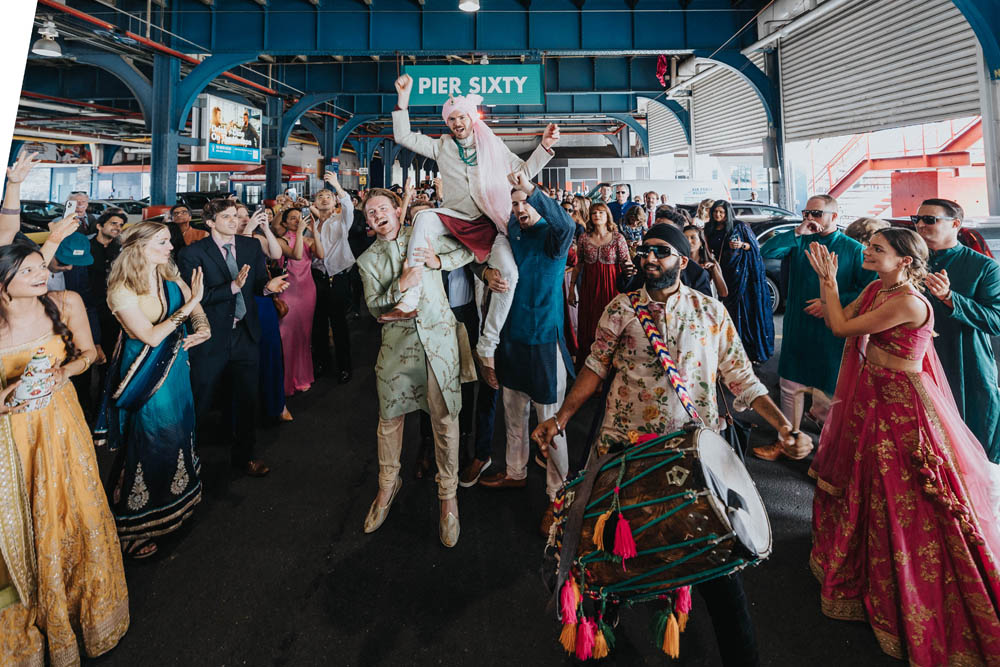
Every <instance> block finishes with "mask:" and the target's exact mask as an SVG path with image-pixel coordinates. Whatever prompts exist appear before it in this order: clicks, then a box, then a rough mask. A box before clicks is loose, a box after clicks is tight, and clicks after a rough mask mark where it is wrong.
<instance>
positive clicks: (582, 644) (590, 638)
mask: <svg viewBox="0 0 1000 667" xmlns="http://www.w3.org/2000/svg"><path fill="white" fill-rule="evenodd" d="M596 628H597V624H596V623H594V621H593V620H591V619H589V618H584V619H583V620H582V621H580V624H579V625H578V626H577V628H576V657H577V659H579V660H589V659H590V657H591V656H592V655H593V652H594V630H595V629H596Z"/></svg>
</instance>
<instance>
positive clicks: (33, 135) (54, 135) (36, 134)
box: [14, 125, 149, 148]
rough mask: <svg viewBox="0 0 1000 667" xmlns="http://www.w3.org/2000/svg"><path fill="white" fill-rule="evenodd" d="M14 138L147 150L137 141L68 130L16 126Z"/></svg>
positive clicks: (145, 146)
mask: <svg viewBox="0 0 1000 667" xmlns="http://www.w3.org/2000/svg"><path fill="white" fill-rule="evenodd" d="M14 136H15V138H25V137H27V138H30V139H57V140H60V141H86V142H88V143H95V144H110V145H112V146H135V147H140V148H148V147H149V144H148V143H142V142H139V141H122V140H121V139H114V138H112V137H106V136H104V135H100V134H82V133H80V132H70V131H69V130H66V131H63V132H52V131H49V130H33V129H31V128H30V127H23V126H21V125H16V126H15V127H14Z"/></svg>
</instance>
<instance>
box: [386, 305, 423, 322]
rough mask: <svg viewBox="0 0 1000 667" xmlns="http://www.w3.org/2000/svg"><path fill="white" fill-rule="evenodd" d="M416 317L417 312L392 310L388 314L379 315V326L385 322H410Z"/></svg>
mask: <svg viewBox="0 0 1000 667" xmlns="http://www.w3.org/2000/svg"><path fill="white" fill-rule="evenodd" d="M416 316H417V311H415V310H400V309H399V308H393V309H392V310H390V311H389V312H388V313H383V314H382V315H379V317H378V321H379V324H385V323H387V322H399V321H401V320H412V319H413V318H414V317H416Z"/></svg>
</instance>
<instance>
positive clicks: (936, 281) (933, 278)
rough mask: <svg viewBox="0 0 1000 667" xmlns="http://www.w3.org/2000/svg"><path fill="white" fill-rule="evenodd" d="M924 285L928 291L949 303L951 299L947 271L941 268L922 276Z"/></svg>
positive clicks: (949, 280)
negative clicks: (924, 276)
mask: <svg viewBox="0 0 1000 667" xmlns="http://www.w3.org/2000/svg"><path fill="white" fill-rule="evenodd" d="M924 285H926V286H927V291H928V292H930V293H931V294H933V295H934V296H935V297H937V298H938V299H940V300H941V301H943V302H945V303H947V304H948V305H951V304H950V303H949V302H950V301H951V279H950V278H949V277H948V272H947V271H945V270H944V269H941V270H940V271H938V272H937V273H928V274H927V277H926V278H924Z"/></svg>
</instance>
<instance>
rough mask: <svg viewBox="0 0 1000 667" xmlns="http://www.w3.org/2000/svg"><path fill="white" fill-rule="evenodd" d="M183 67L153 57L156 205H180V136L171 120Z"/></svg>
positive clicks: (152, 162) (167, 58)
mask: <svg viewBox="0 0 1000 667" xmlns="http://www.w3.org/2000/svg"><path fill="white" fill-rule="evenodd" d="M180 79H181V65H180V61H179V60H177V59H176V58H171V57H170V56H166V55H162V54H159V53H157V54H154V55H153V98H154V99H155V100H156V104H154V105H153V107H152V115H153V118H152V122H151V123H150V126H151V127H150V129H151V130H152V141H151V146H150V149H151V151H152V155H151V157H150V169H149V171H150V174H149V201H150V203H151V204H153V205H154V206H155V205H173V204H175V203H176V202H177V149H178V147H179V142H178V138H179V136H180V133H179V132H178V131H177V129H176V128H174V126H173V124H172V123H171V119H172V118H174V116H175V111H176V108H175V107H176V106H177V105H178V104H180V100H178V99H177V97H178V96H177V93H176V91H177V87H178V86H179V85H180Z"/></svg>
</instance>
